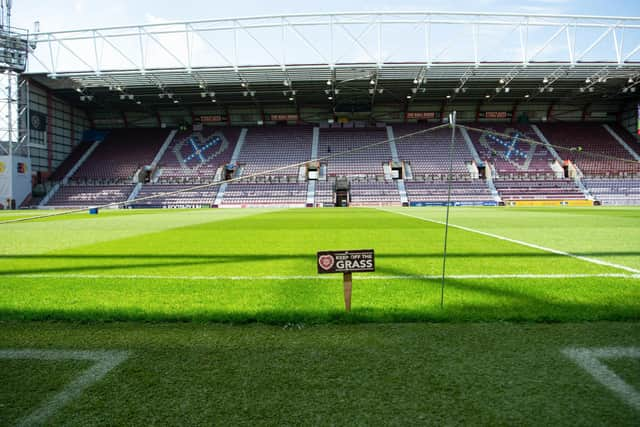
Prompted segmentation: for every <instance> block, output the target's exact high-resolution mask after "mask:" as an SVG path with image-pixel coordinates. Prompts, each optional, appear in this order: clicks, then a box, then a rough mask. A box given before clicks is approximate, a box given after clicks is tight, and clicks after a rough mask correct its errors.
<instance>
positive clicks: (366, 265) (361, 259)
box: [318, 249, 376, 274]
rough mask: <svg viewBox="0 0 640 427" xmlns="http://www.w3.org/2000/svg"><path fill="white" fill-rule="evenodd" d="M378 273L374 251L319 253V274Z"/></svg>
mask: <svg viewBox="0 0 640 427" xmlns="http://www.w3.org/2000/svg"><path fill="white" fill-rule="evenodd" d="M368 271H376V268H375V259H374V253H373V249H359V250H353V251H320V252H318V273H319V274H322V273H364V272H368Z"/></svg>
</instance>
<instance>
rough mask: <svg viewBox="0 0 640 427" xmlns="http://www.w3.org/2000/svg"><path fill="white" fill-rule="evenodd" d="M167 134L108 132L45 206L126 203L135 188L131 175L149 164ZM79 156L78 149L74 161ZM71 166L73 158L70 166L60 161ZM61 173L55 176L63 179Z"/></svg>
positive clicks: (156, 130)
mask: <svg viewBox="0 0 640 427" xmlns="http://www.w3.org/2000/svg"><path fill="white" fill-rule="evenodd" d="M169 132H170V131H169V130H168V129H115V130H112V131H110V132H109V134H108V135H107V137H106V138H105V140H104V141H103V142H102V143H101V144H100V145H99V146H98V148H96V150H95V151H94V152H93V153H91V155H90V156H89V158H88V159H87V160H86V161H85V162H84V163H83V164H82V165H81V166H80V167H79V168H78V170H77V171H76V172H75V173H74V174H73V176H72V177H71V179H70V180H69V183H68V184H66V185H63V186H61V187H60V188H59V189H58V191H57V192H56V193H55V194H54V195H53V197H51V199H50V200H49V201H48V202H47V206H50V207H81V206H91V205H102V204H109V203H114V202H121V201H123V200H126V199H127V198H128V197H129V195H130V194H131V192H132V191H133V189H134V184H133V175H134V174H135V173H136V172H137V171H138V170H139V169H140V168H141V167H142V166H145V165H148V164H149V163H151V161H152V160H153V156H154V155H155V154H156V153H157V152H158V150H159V149H160V146H161V145H162V143H163V142H164V140H165V139H166V138H167V136H168V135H169ZM81 145H85V144H81ZM87 145H90V144H87ZM83 149H84V150H86V149H87V148H85V147H83ZM81 156H82V153H80V151H79V150H78V154H73V157H74V158H75V159H76V161H77V159H79V158H80V157H81ZM69 164H70V165H71V166H69ZM74 164H75V162H73V159H72V160H70V161H69V163H66V162H63V165H64V167H65V168H67V167H69V168H70V167H72V166H73V165H74ZM63 165H61V166H63ZM59 169H60V168H59ZM67 170H68V169H67ZM64 174H66V172H64V173H63V172H61V173H60V174H57V175H56V176H60V175H61V176H63V177H64Z"/></svg>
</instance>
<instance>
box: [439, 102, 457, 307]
mask: <svg viewBox="0 0 640 427" xmlns="http://www.w3.org/2000/svg"><path fill="white" fill-rule="evenodd" d="M449 127H451V145H449V174H448V175H447V217H446V220H445V223H444V255H443V257H442V285H441V287H440V308H443V307H444V278H445V273H446V270H447V239H448V237H449V208H450V207H451V179H452V175H453V144H454V142H455V139H456V112H455V111H454V112H453V113H452V114H449Z"/></svg>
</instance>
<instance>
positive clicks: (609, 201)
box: [582, 178, 640, 205]
mask: <svg viewBox="0 0 640 427" xmlns="http://www.w3.org/2000/svg"><path fill="white" fill-rule="evenodd" d="M582 182H583V183H584V185H585V186H586V187H587V188H588V189H589V192H590V193H591V194H592V195H593V197H594V198H595V199H596V200H597V201H599V202H600V203H602V204H603V205H640V179H638V178H627V179H623V178H588V179H583V180H582Z"/></svg>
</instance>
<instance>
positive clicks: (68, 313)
mask: <svg viewBox="0 0 640 427" xmlns="http://www.w3.org/2000/svg"><path fill="white" fill-rule="evenodd" d="M536 308H537V309H535V310H532V309H531V308H529V309H524V307H523V306H521V305H514V306H510V307H508V308H505V307H496V306H493V305H491V304H469V305H452V304H445V306H444V308H442V309H441V308H440V306H439V304H435V303H434V304H433V305H431V306H425V307H424V308H422V309H415V308H406V309H404V308H398V307H389V308H382V307H373V306H358V305H357V301H356V302H355V303H354V306H353V309H352V311H351V312H349V313H347V312H345V311H344V310H343V309H342V308H341V307H340V308H338V307H319V308H318V309H317V310H309V309H261V310H256V311H251V310H246V311H243V310H233V311H232V310H229V311H226V310H216V309H211V310H206V309H201V308H200V309H194V310H189V309H185V310H184V311H183V312H180V313H176V312H169V311H166V312H165V311H162V310H152V311H146V310H143V309H127V308H122V309H119V308H113V309H107V308H104V309H60V308H59V309H6V308H3V309H0V321H36V320H38V321H41V320H48V321H73V322H83V323H101V322H116V321H141V322H201V323H203V322H212V323H228V324H247V323H263V324H272V325H286V324H291V323H300V324H327V323H338V324H349V323H408V322H503V321H509V322H538V323H556V322H583V321H601V320H609V321H638V320H640V313H639V312H638V311H637V310H634V309H633V308H632V307H627V306H622V305H621V306H612V305H610V304H596V303H590V304H556V305H546V306H541V307H536Z"/></svg>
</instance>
